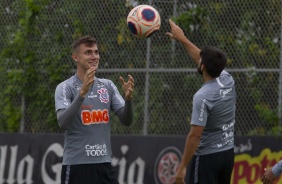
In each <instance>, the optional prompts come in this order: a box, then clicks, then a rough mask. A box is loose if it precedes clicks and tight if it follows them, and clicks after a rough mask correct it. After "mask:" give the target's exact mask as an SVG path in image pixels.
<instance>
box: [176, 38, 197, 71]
mask: <svg viewBox="0 0 282 184" xmlns="http://www.w3.org/2000/svg"><path fill="white" fill-rule="evenodd" d="M180 42H181V43H182V45H183V46H184V48H185V50H186V51H187V53H188V54H189V56H190V57H191V58H192V59H193V60H194V62H195V63H196V64H197V66H198V65H199V61H200V51H201V50H200V49H199V48H198V47H197V46H196V45H194V44H193V43H192V42H190V40H188V39H183V40H181V41H180Z"/></svg>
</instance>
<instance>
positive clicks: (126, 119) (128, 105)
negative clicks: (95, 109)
mask: <svg viewBox="0 0 282 184" xmlns="http://www.w3.org/2000/svg"><path fill="white" fill-rule="evenodd" d="M133 115H134V114H133V102H132V100H125V106H124V107H122V108H120V109H119V110H118V111H117V112H116V116H117V117H118V118H119V120H120V122H121V123H122V124H124V125H125V126H129V125H131V124H132V122H133Z"/></svg>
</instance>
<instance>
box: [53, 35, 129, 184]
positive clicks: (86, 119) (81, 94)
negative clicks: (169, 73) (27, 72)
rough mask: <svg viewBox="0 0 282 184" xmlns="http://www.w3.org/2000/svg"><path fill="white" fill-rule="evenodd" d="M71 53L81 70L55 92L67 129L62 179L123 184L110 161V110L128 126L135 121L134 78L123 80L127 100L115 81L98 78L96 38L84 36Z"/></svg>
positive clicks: (61, 123) (64, 183)
mask: <svg viewBox="0 0 282 184" xmlns="http://www.w3.org/2000/svg"><path fill="white" fill-rule="evenodd" d="M72 51H73V53H72V59H73V60H74V61H75V62H76V65H77V69H76V73H75V75H73V76H72V77H70V78H69V79H67V80H65V81H63V82H62V83H60V84H59V85H58V86H57V88H56V91H55V106H56V114H57V119H58V123H59V126H60V127H61V128H63V129H65V135H64V137H65V140H64V154H63V162H62V165H63V166H62V173H61V183H62V184H78V183H79V184H80V183H81V184H93V183H95V184H107V183H108V184H118V180H117V178H116V176H115V172H114V170H113V167H112V165H111V156H112V150H111V142H110V136H111V121H110V111H113V112H114V113H115V115H116V116H118V118H119V119H120V121H121V123H123V124H124V125H126V126H129V125H130V124H131V123H132V121H133V108H132V93H133V88H134V79H133V77H132V76H131V75H128V82H125V81H124V79H123V78H122V77H120V78H119V79H120V82H121V84H122V89H123V92H124V99H123V97H122V96H121V95H120V93H119V91H118V89H117V87H116V86H115V84H114V83H113V82H112V81H111V80H108V79H102V78H97V77H96V76H95V74H96V72H97V68H98V66H99V61H100V55H99V50H98V45H97V42H96V40H95V39H94V38H93V37H91V36H83V37H80V38H79V39H77V40H76V41H75V42H74V43H73V45H72Z"/></svg>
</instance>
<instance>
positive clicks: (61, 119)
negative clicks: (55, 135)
mask: <svg viewBox="0 0 282 184" xmlns="http://www.w3.org/2000/svg"><path fill="white" fill-rule="evenodd" d="M83 100H84V98H83V97H81V96H80V95H79V94H77V96H76V97H75V98H74V100H73V102H72V103H71V105H70V106H69V107H68V108H66V109H59V110H58V111H57V112H56V115H57V120H58V124H59V126H60V127H61V128H63V129H67V127H68V125H69V124H70V123H71V122H72V121H73V120H74V119H75V116H76V115H77V112H78V111H79V108H80V106H81V104H82V102H83Z"/></svg>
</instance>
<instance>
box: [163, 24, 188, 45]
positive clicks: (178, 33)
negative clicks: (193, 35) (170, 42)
mask: <svg viewBox="0 0 282 184" xmlns="http://www.w3.org/2000/svg"><path fill="white" fill-rule="evenodd" d="M168 21H169V25H170V28H171V32H167V33H166V35H168V36H169V37H170V38H171V39H175V40H178V41H180V42H182V41H184V40H186V39H187V38H186V36H185V35H184V32H183V30H182V29H181V28H180V27H179V26H178V25H176V24H175V23H174V22H173V21H172V20H171V19H169V20H168Z"/></svg>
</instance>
